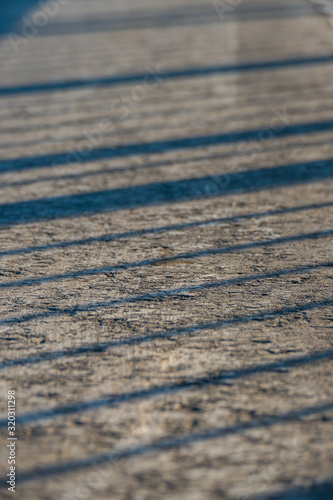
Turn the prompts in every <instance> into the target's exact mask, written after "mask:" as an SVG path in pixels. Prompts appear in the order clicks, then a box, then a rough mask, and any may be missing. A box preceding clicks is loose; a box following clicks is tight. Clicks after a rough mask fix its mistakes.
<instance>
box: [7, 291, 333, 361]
mask: <svg viewBox="0 0 333 500" xmlns="http://www.w3.org/2000/svg"><path fill="white" fill-rule="evenodd" d="M332 304H333V298H332V299H326V300H322V301H316V302H315V301H312V302H308V303H305V304H297V305H293V306H289V307H285V308H280V309H271V310H268V311H263V312H258V313H257V314H251V315H248V314H246V315H243V316H235V317H232V318H225V319H224V320H222V321H217V322H213V323H212V322H208V323H202V324H200V325H190V326H186V327H183V328H180V329H178V330H166V331H163V332H157V333H151V334H149V335H140V336H132V337H128V338H122V339H119V340H113V341H111V342H104V343H97V344H89V345H83V346H80V347H76V348H74V349H68V350H62V351H53V352H52V351H51V352H50V351H49V352H47V353H44V354H43V353H41V354H39V355H38V356H31V357H28V358H25V359H17V360H9V361H5V362H3V363H2V364H1V365H0V368H1V369H5V368H10V367H12V366H20V365H28V364H35V363H41V362H44V361H54V360H58V359H62V358H66V357H75V356H80V355H82V354H86V353H89V352H105V351H108V350H109V349H112V348H114V347H120V346H125V345H136V344H143V343H145V342H153V341H155V340H159V339H167V338H170V337H177V336H183V335H184V336H185V335H191V334H195V333H196V332H201V331H204V330H214V329H219V328H222V327H225V326H233V325H239V324H246V323H251V322H252V321H264V320H270V319H272V318H275V317H285V316H289V315H291V314H297V313H301V312H303V313H304V312H307V311H313V310H315V309H324V308H326V307H329V306H331V305H332ZM104 306H105V303H104ZM98 307H102V305H101V304H94V305H93V306H92V305H87V306H79V307H77V308H72V309H68V310H65V309H60V310H57V309H55V310H53V311H51V312H50V311H48V312H45V313H37V314H33V315H26V316H21V317H16V318H7V319H4V320H1V321H0V325H10V324H15V323H23V322H27V321H31V320H34V319H40V318H46V317H53V316H56V315H61V314H66V312H67V313H68V314H70V313H72V312H74V309H75V312H80V311H90V310H94V309H96V308H98ZM105 307H106V306H105Z"/></svg>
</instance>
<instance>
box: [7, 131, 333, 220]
mask: <svg viewBox="0 0 333 500" xmlns="http://www.w3.org/2000/svg"><path fill="white" fill-rule="evenodd" d="M332 123H333V122H332ZM332 178H333V159H327V160H322V161H311V162H301V163H295V164H292V165H290V164H289V165H282V166H281V165H280V166H275V167H266V168H259V169H256V170H246V171H241V172H233V173H230V174H228V173H227V174H224V175H216V176H214V177H212V176H205V177H199V178H191V179H181V180H177V181H166V182H155V183H152V184H141V185H137V186H132V187H124V188H118V189H109V190H104V191H96V192H88V193H80V194H73V195H67V196H57V197H53V198H40V199H37V200H29V201H20V202H12V203H7V204H3V205H0V226H1V225H6V226H8V225H14V224H26V223H30V222H41V221H46V220H50V219H61V218H67V217H77V216H89V215H93V214H97V213H109V212H114V211H119V210H126V209H134V208H139V207H146V206H157V205H161V204H166V203H180V202H189V201H193V200H198V199H200V198H201V197H203V196H204V195H205V194H206V193H207V187H210V188H211V187H212V188H213V190H212V189H210V190H209V193H211V194H210V196H211V197H212V198H213V197H220V196H227V195H229V194H244V193H252V192H257V191H261V190H267V189H277V188H282V187H287V186H295V185H299V184H305V183H310V182H311V183H313V182H320V181H329V180H331V179H332ZM205 197H207V195H206V196H205Z"/></svg>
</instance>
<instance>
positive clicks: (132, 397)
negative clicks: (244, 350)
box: [0, 351, 333, 428]
mask: <svg viewBox="0 0 333 500" xmlns="http://www.w3.org/2000/svg"><path fill="white" fill-rule="evenodd" d="M332 358H333V351H326V352H317V353H313V354H311V355H309V356H299V357H294V358H289V359H288V358H287V359H281V360H279V361H276V362H274V363H264V364H259V365H255V366H250V367H248V368H243V369H240V370H231V371H228V372H224V371H221V372H220V373H218V374H216V372H215V373H209V374H207V375H205V376H203V377H200V378H196V379H193V378H191V379H190V380H184V381H182V382H178V383H176V384H171V385H162V386H157V387H153V388H150V389H143V390H138V391H133V392H127V393H125V394H119V395H115V394H111V395H108V396H104V397H103V398H101V399H96V400H92V401H84V402H80V403H75V404H72V405H68V406H62V407H56V408H52V409H50V410H41V411H38V412H34V413H26V414H20V415H17V418H16V422H17V424H18V425H21V426H22V425H26V424H30V423H32V422H36V421H40V420H48V419H52V418H56V417H60V416H63V415H73V414H76V413H82V412H85V411H89V410H96V409H98V408H101V407H112V406H115V405H116V406H118V405H119V404H122V403H128V402H132V401H136V400H138V399H145V400H146V399H149V398H153V397H156V396H163V395H164V394H172V393H177V392H179V391H183V390H190V389H195V388H199V389H200V388H204V387H206V386H208V385H220V384H223V381H224V380H227V381H230V380H237V379H239V378H243V377H250V376H254V375H261V374H266V373H269V372H284V371H285V370H286V369H287V368H298V367H301V366H304V365H309V364H312V363H317V362H318V361H324V360H326V359H332ZM7 426H8V419H7V418H3V419H0V428H1V427H7Z"/></svg>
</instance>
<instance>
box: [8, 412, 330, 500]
mask: <svg viewBox="0 0 333 500" xmlns="http://www.w3.org/2000/svg"><path fill="white" fill-rule="evenodd" d="M332 410H333V403H326V404H322V405H320V406H319V405H318V406H308V407H306V408H300V409H298V410H293V411H289V412H287V413H281V414H279V415H267V416H264V417H262V418H260V419H258V420H250V421H249V422H242V423H239V424H235V425H231V426H228V427H217V428H214V429H208V430H204V431H201V432H196V433H191V434H185V435H180V436H177V437H174V438H172V437H171V438H166V439H163V440H161V441H158V442H153V443H149V444H143V445H139V446H133V447H129V448H125V449H123V450H118V451H110V452H108V453H104V454H100V455H95V456H92V457H87V458H83V459H78V460H72V461H70V462H66V463H61V464H51V465H46V466H44V467H38V468H36V469H30V470H26V471H23V472H21V473H20V475H19V477H18V480H19V481H20V482H21V483H23V482H24V483H25V482H28V481H38V480H43V479H44V478H46V477H52V476H55V475H59V474H67V473H70V472H73V471H76V470H82V469H87V468H90V467H92V466H94V465H103V464H106V463H113V462H119V461H121V460H126V459H129V458H132V457H140V456H144V455H148V454H152V453H158V452H163V451H168V450H172V449H178V448H182V447H184V446H188V445H191V444H194V443H200V442H205V441H210V440H212V439H219V438H223V437H226V436H230V435H236V434H242V433H244V432H246V431H250V430H255V429H262V428H270V427H272V426H273V425H278V424H280V425H281V424H289V423H292V422H299V420H300V419H302V418H305V417H309V416H313V415H320V414H322V413H324V412H330V411H332ZM1 484H6V483H5V482H4V481H3V483H1ZM325 500H327V499H325Z"/></svg>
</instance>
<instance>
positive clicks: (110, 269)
mask: <svg viewBox="0 0 333 500" xmlns="http://www.w3.org/2000/svg"><path fill="white" fill-rule="evenodd" d="M332 235H333V229H328V230H326V231H317V232H314V233H307V234H297V235H295V236H286V237H283V238H276V239H272V240H264V241H256V242H251V243H242V244H240V245H233V246H231V247H223V248H212V249H209V250H203V251H201V252H189V253H182V254H177V255H171V256H168V257H160V258H157V259H147V260H141V261H137V262H126V263H122V264H116V265H114V266H107V267H100V268H94V269H83V270H80V271H72V272H70V273H66V274H55V275H52V276H43V277H42V278H33V279H25V280H18V281H11V282H8V283H0V289H1V288H17V287H26V286H36V285H41V284H44V283H52V282H55V281H61V280H71V279H75V278H81V277H87V276H96V275H99V274H105V273H116V272H120V271H124V270H128V269H136V268H142V267H147V266H154V265H159V264H167V263H169V262H170V263H172V262H175V261H178V260H189V259H191V260H192V259H197V258H203V257H210V256H213V255H222V254H228V253H235V252H242V251H244V250H253V249H255V248H261V247H264V248H267V247H272V246H275V245H285V244H286V243H295V242H297V241H304V240H311V239H318V238H329V237H331V236H332Z"/></svg>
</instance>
